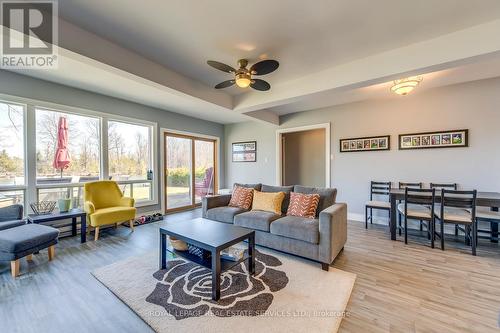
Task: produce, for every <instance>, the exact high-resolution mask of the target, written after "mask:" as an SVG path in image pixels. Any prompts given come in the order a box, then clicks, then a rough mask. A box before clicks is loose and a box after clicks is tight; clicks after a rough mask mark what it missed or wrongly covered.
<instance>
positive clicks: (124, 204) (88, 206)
mask: <svg viewBox="0 0 500 333" xmlns="http://www.w3.org/2000/svg"><path fill="white" fill-rule="evenodd" d="M83 196H84V202H85V203H84V209H85V212H86V213H87V216H88V220H87V221H88V222H90V225H91V226H92V227H94V228H95V238H94V239H95V240H98V239H99V227H100V226H102V225H109V224H114V225H115V226H117V225H118V224H120V223H123V222H126V221H129V223H130V229H131V230H132V231H134V219H135V212H136V209H135V207H134V203H135V201H134V199H133V198H128V197H124V196H123V194H122V191H121V190H120V188H119V187H118V184H117V183H116V182H114V181H111V180H103V181H97V182H90V183H86V184H85V185H84V194H83Z"/></svg>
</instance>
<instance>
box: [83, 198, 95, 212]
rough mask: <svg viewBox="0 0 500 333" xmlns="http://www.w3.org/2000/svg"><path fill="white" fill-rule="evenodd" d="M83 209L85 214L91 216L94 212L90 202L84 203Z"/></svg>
mask: <svg viewBox="0 0 500 333" xmlns="http://www.w3.org/2000/svg"><path fill="white" fill-rule="evenodd" d="M83 209H84V210H85V213H87V214H93V213H94V212H95V206H94V204H93V203H92V202H90V201H85V203H84V204H83Z"/></svg>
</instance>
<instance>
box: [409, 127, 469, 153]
mask: <svg viewBox="0 0 500 333" xmlns="http://www.w3.org/2000/svg"><path fill="white" fill-rule="evenodd" d="M468 146H469V131H468V130H466V129H462V130H454V131H438V132H424V133H415V134H400V135H399V150H407V149H429V148H458V147H468Z"/></svg>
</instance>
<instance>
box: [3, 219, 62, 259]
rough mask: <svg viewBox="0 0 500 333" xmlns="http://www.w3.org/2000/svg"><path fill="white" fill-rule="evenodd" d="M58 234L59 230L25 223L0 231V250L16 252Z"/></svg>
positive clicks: (47, 240) (47, 241)
mask: <svg viewBox="0 0 500 333" xmlns="http://www.w3.org/2000/svg"><path fill="white" fill-rule="evenodd" d="M58 236H59V230H57V229H56V228H52V227H49V226H45V225H40V224H25V225H22V226H19V227H15V228H11V229H7V230H2V231H0V252H7V253H18V252H22V251H25V250H29V249H31V248H36V247H37V246H39V245H41V244H45V243H49V242H51V241H53V240H55V239H57V237H58Z"/></svg>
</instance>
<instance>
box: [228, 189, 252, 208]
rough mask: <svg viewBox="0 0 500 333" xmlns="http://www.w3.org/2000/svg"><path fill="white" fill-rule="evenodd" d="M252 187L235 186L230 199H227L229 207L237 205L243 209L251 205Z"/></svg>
mask: <svg viewBox="0 0 500 333" xmlns="http://www.w3.org/2000/svg"><path fill="white" fill-rule="evenodd" d="M253 191H254V190H253V189H251V188H248V187H241V186H235V187H234V190H233V194H231V200H229V205H228V206H230V207H239V208H243V209H245V210H248V209H250V207H252V199H253Z"/></svg>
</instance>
